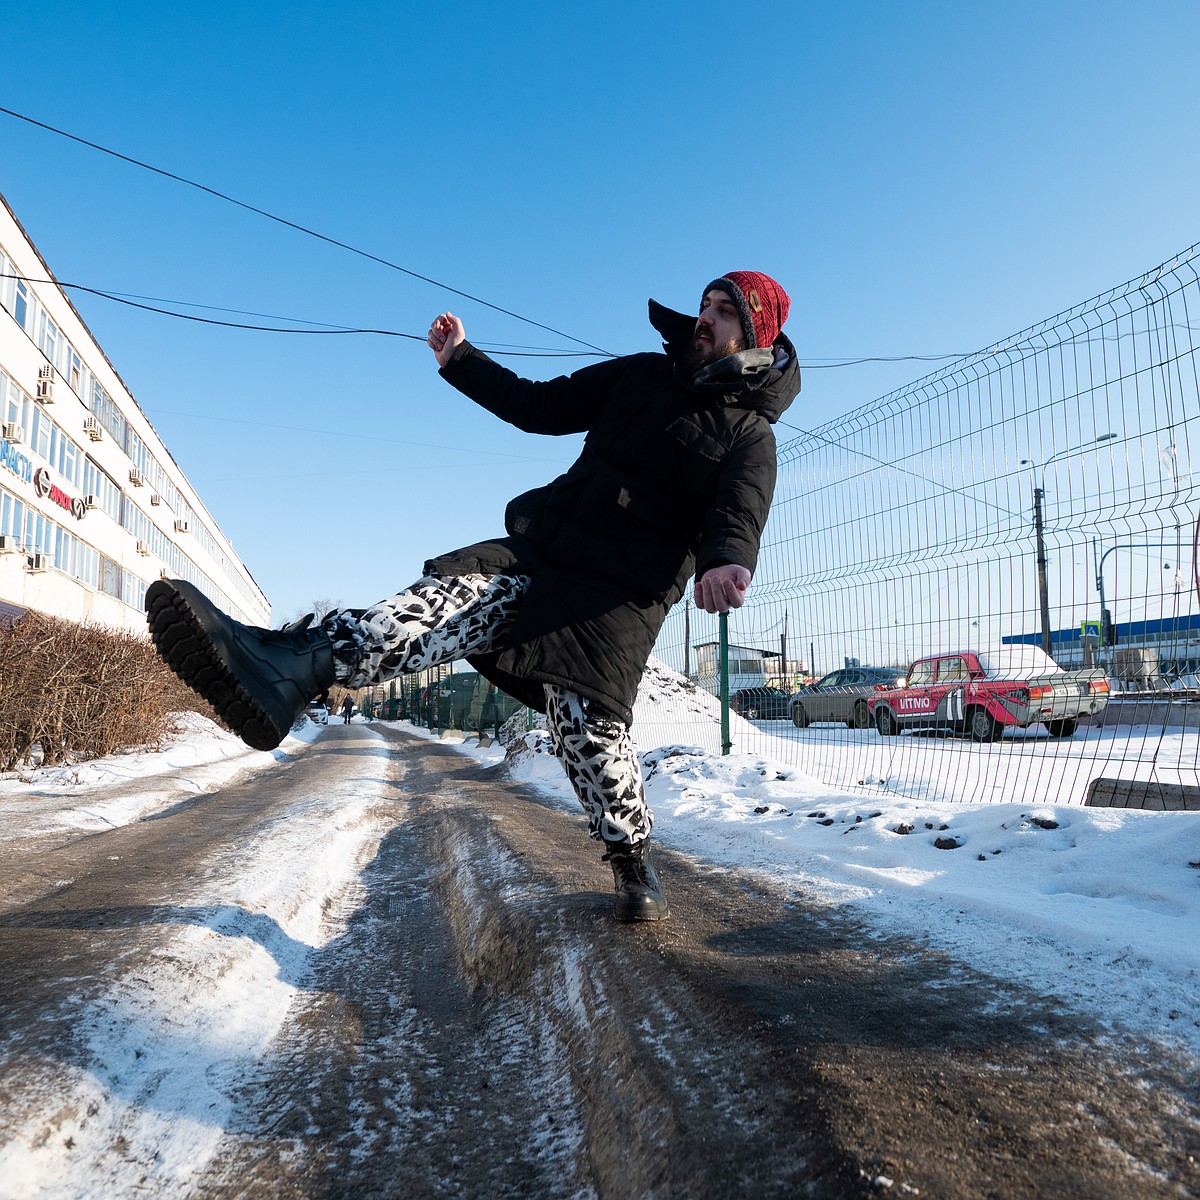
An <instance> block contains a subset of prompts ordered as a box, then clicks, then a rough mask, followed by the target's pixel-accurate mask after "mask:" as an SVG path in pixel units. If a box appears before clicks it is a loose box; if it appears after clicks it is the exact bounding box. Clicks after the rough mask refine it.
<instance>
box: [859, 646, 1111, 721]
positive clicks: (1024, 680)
mask: <svg viewBox="0 0 1200 1200" xmlns="http://www.w3.org/2000/svg"><path fill="white" fill-rule="evenodd" d="M1108 693H1109V682H1108V676H1107V675H1106V674H1105V673H1104V672H1103V671H1102V670H1100V669H1099V668H1084V669H1083V670H1080V671H1064V670H1063V669H1062V667H1060V666H1059V665H1058V663H1056V662H1055V661H1054V659H1052V658H1051V657H1050V656H1049V655H1048V654H1046V653H1045V652H1044V651H1043V650H1042V649H1040V648H1039V647H1037V646H1001V647H998V648H997V649H994V650H978V651H971V650H966V651H958V652H955V653H953V654H933V655H929V656H928V657H926V658H919V659H917V661H916V662H914V663H913V665H912V666H911V667H910V668H909V671H908V675H907V677H906V678H905V681H904V683H903V685H902V686H900V687H894V688H885V689H883V690H880V691H876V692H875V694H874V695H873V696H872V697H871V699H870V700H869V701H868V704H869V706H870V710H871V720H872V721H873V722H874V724H875V728H876V729H878V730H879V732H880V733H881V734H882V735H883V736H884V737H890V736H891V735H893V734H896V733H899V732H900V730H901V729H950V730H954V731H956V732H959V733H968V734H970V735H971V737H972V738H973V739H974V740H975V741H977V742H994V741H998V740H999V739H1000V738H1001V737H1003V736H1004V731H1005V729H1007V728H1009V727H1014V728H1018V729H1024V728H1026V727H1027V726H1029V725H1033V724H1036V723H1037V722H1038V721H1040V722H1042V724H1043V725H1045V726H1046V730H1047V731H1048V732H1049V734H1050V736H1051V737H1070V736H1071V735H1072V734H1073V733H1074V732H1075V730H1076V728H1077V726H1078V724H1079V718H1080V717H1081V716H1084V715H1090V716H1095V715H1096V714H1097V713H1100V712H1103V711H1104V708H1105V706H1106V705H1107V704H1108Z"/></svg>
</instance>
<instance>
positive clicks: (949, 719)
mask: <svg viewBox="0 0 1200 1200" xmlns="http://www.w3.org/2000/svg"><path fill="white" fill-rule="evenodd" d="M970 678H971V672H970V669H969V667H968V666H967V661H966V659H964V658H963V657H961V655H957V654H954V655H948V656H947V657H945V658H939V659H938V664H937V679H936V680H935V682H934V685H933V692H934V698H935V710H936V716H937V723H938V724H939V725H942V724H945V725H947V726H953V727H959V726H961V725H962V723H963V721H964V719H965V715H966V695H967V682H968V680H969V679H970Z"/></svg>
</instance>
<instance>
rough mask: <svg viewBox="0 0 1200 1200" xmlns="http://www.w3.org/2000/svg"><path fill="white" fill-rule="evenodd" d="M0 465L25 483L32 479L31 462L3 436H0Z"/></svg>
mask: <svg viewBox="0 0 1200 1200" xmlns="http://www.w3.org/2000/svg"><path fill="white" fill-rule="evenodd" d="M0 467H5V468H7V469H8V470H9V471H11V472H12V473H13V474H14V475H15V476H16V477H17V478H18V479H21V480H24V481H25V482H26V483H30V482H32V480H33V463H32V462H30V461H29V459H28V458H26V457H25V455H24V454H22V453H21V452H20V451H19V450H18V449H17V448H16V446H14V445H13V444H12V442H10V441H7V440H5V439H3V438H0Z"/></svg>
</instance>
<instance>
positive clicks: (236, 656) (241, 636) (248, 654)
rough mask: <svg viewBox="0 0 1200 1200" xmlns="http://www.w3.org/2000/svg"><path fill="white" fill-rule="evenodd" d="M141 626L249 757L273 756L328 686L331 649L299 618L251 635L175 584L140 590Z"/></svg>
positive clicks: (162, 582)
mask: <svg viewBox="0 0 1200 1200" xmlns="http://www.w3.org/2000/svg"><path fill="white" fill-rule="evenodd" d="M146 619H147V621H148V622H149V624H150V636H151V637H152V638H153V639H154V646H155V648H156V649H157V650H158V652H159V654H160V655H161V656H162V657H163V658H164V659H165V660H166V663H167V665H168V666H169V667H170V668H171V670H172V671H174V672H175V674H176V675H178V676H179V678H180V679H182V680H183V682H184V683H186V684H187V685H188V687H190V688H191V689H192V690H193V691H195V692H199V694H200V695H201V696H203V697H204V699H205V700H207V701H208V702H209V704H211V705H212V706H213V708H214V709H215V710H216V712H217V715H218V716H219V717H220V718H221V720H222V721H224V722H225V724H226V725H228V726H229V728H230V729H232V730H233V731H234V733H236V734H237V735H238V737H240V738H241V739H242V741H244V742H245V743H246V744H247V745H248V746H253V747H254V749H255V750H274V749H275V747H276V746H278V745H279V743H280V742H282V741H283V739H284V738H285V737H286V736H287V732H288V730H289V729H291V727H292V722H293V721H295V719H296V718H297V717H298V716H299V715H300V714H301V713H302V712H303V711H304V709H305V707H306V706H307V704H308V702H309V701H310V700H311V699H312V698H313V697H314V696H317V695H320V694H321V693H322V692H323V691H325V690H326V689H327V688H328V687H329V686H330V684H332V683H333V646H332V644H331V643H330V641H329V637H328V635H327V634H326V633H325V631H324V630H323V629H321V628H320V627H319V626H318V627H316V628H309V622H310V621H311V620H312V617H311V616H310V617H305V618H304V620H303V621H298V622H296V623H295V624H293V625H288V626H285V627H284V628H283V629H259V628H257V627H256V626H253V625H243V624H242V623H241V622H240V621H235V620H234V619H233V618H232V617H230V616H226V614H225V613H223V612H222V611H221V610H220V609H219V608H217V607H216V606H215V605H214V604H213V603H212V601H210V600H209V599H208V598H207V597H206V596H205V595H204V594H203V593H202V592H200V591H199V590H198V589H197V588H195V587H193V586H192V585H191V584H190V583H185V582H184V581H183V580H181V579H160V580H157V581H155V582H154V583H152V584H151V585H150V586H149V587H148V588H147V589H146Z"/></svg>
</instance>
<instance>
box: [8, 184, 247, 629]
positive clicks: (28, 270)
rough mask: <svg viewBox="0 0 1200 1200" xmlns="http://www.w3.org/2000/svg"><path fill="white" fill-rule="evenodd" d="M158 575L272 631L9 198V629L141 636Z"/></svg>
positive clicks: (241, 567)
mask: <svg viewBox="0 0 1200 1200" xmlns="http://www.w3.org/2000/svg"><path fill="white" fill-rule="evenodd" d="M160 575H166V576H169V577H171V578H176V579H187V580H189V581H190V582H192V583H194V584H195V585H196V586H197V587H199V588H201V589H202V590H203V591H204V592H205V593H206V594H207V595H208V596H210V597H211V598H212V599H213V601H214V602H215V603H217V604H219V605H220V606H221V607H222V608H223V609H225V610H226V611H227V612H230V613H232V614H233V615H234V616H236V617H237V618H238V619H239V620H242V621H247V622H249V623H251V624H254V625H269V624H270V615H271V610H270V604H269V603H268V601H267V598H266V596H265V595H264V594H263V592H262V589H261V588H259V586H258V585H257V584H256V583H255V582H254V579H253V577H252V576H251V574H250V572H249V570H248V569H247V568H246V565H245V564H244V563H243V562H242V561H241V559H240V558H239V557H238V556H237V554H236V553H235V552H234V549H233V547H232V546H231V545H230V543H229V540H228V539H227V538H226V537H225V536H224V534H222V532H221V530H220V529H219V528H218V527H217V523H216V521H214V520H213V518H212V516H211V515H210V514H209V512H208V511H207V510H206V509H205V507H204V505H203V503H202V502H201V501H200V498H199V497H198V496H197V495H196V493H195V491H194V490H193V488H192V486H191V485H190V484H189V483H188V481H187V479H186V478H185V477H184V474H183V472H182V471H181V470H180V469H179V467H178V465H177V464H176V462H175V460H174V459H173V458H172V457H171V454H170V452H169V451H168V450H167V448H166V446H164V445H163V443H162V441H161V439H160V438H159V436H158V434H157V433H156V432H155V431H154V428H153V427H152V426H151V424H150V421H149V420H148V419H147V417H146V415H145V413H143V412H142V410H141V408H140V407H139V406H138V404H137V401H135V400H134V398H133V396H132V395H131V394H130V392H129V389H128V388H126V386H125V385H124V383H122V382H121V377H120V376H119V375H118V374H117V371H116V369H115V368H114V367H113V365H112V363H110V362H109V360H108V358H107V356H106V355H105V353H104V351H103V350H102V349H101V348H100V346H99V345H98V344H97V342H96V340H95V339H94V338H93V337H92V335H91V333H90V332H89V331H88V328H87V325H86V324H85V323H84V321H83V319H82V317H80V315H79V313H78V312H76V311H75V307H74V305H73V304H72V303H71V301H70V299H69V298H68V296H67V293H66V292H65V291H64V289H62V288H60V287H59V286H58V285H57V283H55V282H54V276H53V274H52V273H51V271H50V268H49V267H48V266H47V264H46V262H45V260H44V259H43V258H42V256H41V254H40V253H39V252H38V250H37V248H36V247H35V246H34V245H33V243H32V242H31V241H30V240H29V238H28V236H27V235H26V233H25V231H24V229H23V228H22V226H21V224H20V222H19V221H18V220H17V217H16V215H15V214H14V213H13V211H12V209H11V208H10V207H9V205H8V202H7V201H6V200H5V199H4V197H3V196H0V618H3V617H9V618H11V617H13V616H17V615H19V614H20V613H21V612H23V611H25V610H26V609H32V610H35V611H38V612H44V613H49V614H51V615H54V616H59V617H64V618H68V619H70V620H74V621H84V620H91V621H96V622H100V623H102V624H105V625H108V626H113V627H118V628H127V629H136V630H142V629H144V628H145V615H144V612H143V603H144V601H145V596H146V588H147V586H148V585H149V583H150V582H151V581H152V580H154V579H157V578H159V576H160Z"/></svg>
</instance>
